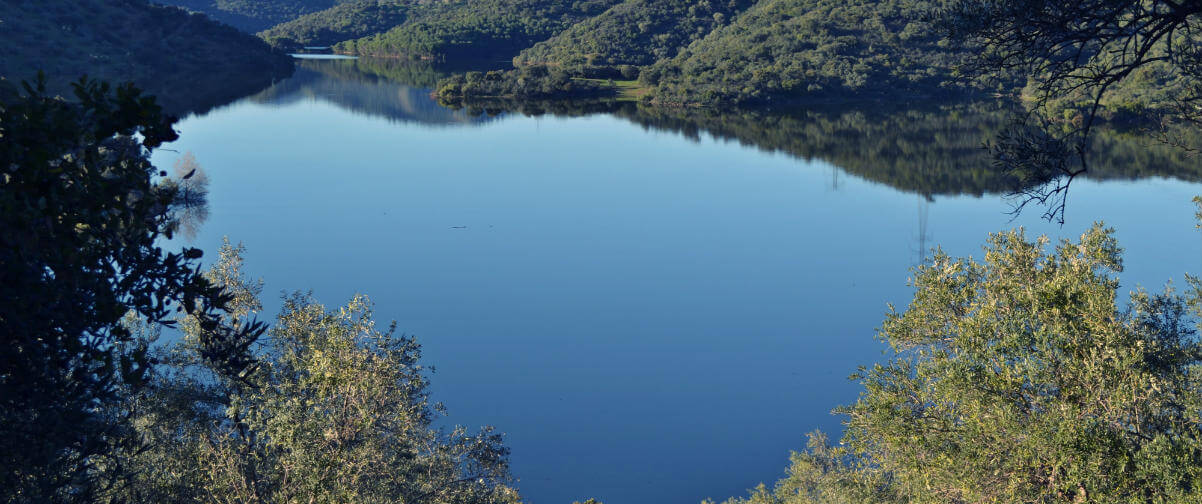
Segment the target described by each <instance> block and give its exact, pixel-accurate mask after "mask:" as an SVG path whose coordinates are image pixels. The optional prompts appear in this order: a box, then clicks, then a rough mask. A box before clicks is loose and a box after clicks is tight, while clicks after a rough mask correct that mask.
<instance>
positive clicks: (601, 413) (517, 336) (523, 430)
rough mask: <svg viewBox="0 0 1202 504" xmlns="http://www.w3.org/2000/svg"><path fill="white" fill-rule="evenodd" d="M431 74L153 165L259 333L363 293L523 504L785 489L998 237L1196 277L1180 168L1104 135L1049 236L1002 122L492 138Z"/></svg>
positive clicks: (522, 124)
mask: <svg viewBox="0 0 1202 504" xmlns="http://www.w3.org/2000/svg"><path fill="white" fill-rule="evenodd" d="M439 75H440V74H439V72H438V70H437V69H434V68H431V67H420V66H419V67H404V66H402V65H396V64H392V65H389V64H387V63H379V62H375V63H373V62H371V61H364V60H355V61H318V62H312V61H309V62H305V63H304V65H303V66H302V67H301V68H299V69H298V70H297V73H296V75H294V76H293V77H292V78H291V79H289V80H286V81H282V82H280V83H278V84H277V85H276V86H274V87H273V88H271V89H268V90H266V91H264V92H262V93H259V94H258V95H255V96H251V97H248V98H246V99H244V100H242V101H239V102H237V103H235V104H232V105H230V106H227V107H224V108H220V109H218V110H214V111H211V112H209V113H207V114H205V115H202V116H196V117H191V118H189V119H186V120H185V121H183V122H181V123H180V124H179V126H178V129H179V131H180V132H181V135H182V138H181V140H180V141H179V142H177V143H176V144H175V145H173V146H171V148H172V149H175V150H178V151H179V152H178V153H177V152H168V151H160V152H158V153H157V154H156V159H155V160H156V162H158V163H159V164H160V166H168V165H170V163H171V162H172V161H173V160H174V158H175V157H176V156H177V155H179V154H180V153H184V152H189V151H190V152H193V153H194V154H195V155H196V157H197V159H198V161H199V162H200V163H201V164H202V165H203V166H204V167H205V169H206V170H207V173H208V176H209V178H210V179H211V181H212V182H211V187H210V216H209V219H208V221H207V223H205V225H204V227H203V229H202V231H201V232H200V234H199V236H198V237H197V238H196V240H195V241H196V243H197V244H198V245H199V246H200V247H202V248H203V249H204V250H207V251H210V254H209V255H210V256H212V255H214V254H213V253H212V251H215V250H216V249H217V247H218V246H219V244H220V242H221V238H222V237H223V236H229V237H230V238H231V239H232V240H234V241H241V242H243V243H245V245H246V246H247V248H248V253H247V261H248V262H247V266H248V269H249V273H250V274H251V275H252V276H256V277H262V278H263V279H264V280H265V281H266V292H267V293H269V299H267V300H266V301H267V305H268V312H269V313H273V310H274V309H275V308H276V307H278V306H279V303H278V301H275V302H273V299H270V298H271V297H273V296H274V294H275V293H278V292H287V291H294V290H310V289H311V290H312V291H313V292H314V294H315V295H316V297H317V298H318V299H320V300H322V301H323V302H325V303H326V304H327V305H328V306H330V307H333V306H337V305H338V304H341V303H344V302H345V301H346V300H348V299H349V298H350V297H351V296H352V295H353V294H355V293H366V294H368V295H370V296H371V298H372V299H373V300H374V301H375V303H376V315H377V318H378V319H380V320H381V321H388V320H393V319H395V320H396V321H397V323H398V327H399V328H400V330H402V331H403V332H406V333H409V334H415V335H417V336H418V337H419V339H420V341H421V342H422V343H423V345H424V348H425V360H426V362H427V363H429V364H433V365H434V366H435V367H436V368H437V372H436V373H435V375H434V376H433V393H434V397H435V398H436V399H437V400H441V401H443V402H444V403H445V404H446V405H447V408H448V409H449V411H450V421H452V422H454V423H459V424H464V425H469V426H479V425H484V424H491V425H495V426H496V427H497V428H498V430H500V431H502V432H505V433H506V443H507V445H508V446H509V447H511V449H512V450H513V456H512V462H513V471H514V474H515V475H516V476H517V477H518V478H519V480H520V481H519V483H518V486H519V487H520V489H521V490H522V492H523V494H524V495H525V496H526V498H527V501H528V502H531V503H534V504H545V503H563V504H567V503H569V502H571V501H572V500H584V499H586V498H588V497H596V498H598V499H599V500H603V501H605V502H607V503H610V504H640V503H646V504H652V503H655V504H672V503H682V504H683V503H696V502H699V501H700V500H701V499H703V498H706V497H712V498H715V499H724V498H726V497H729V496H732V495H737V494H742V493H743V492H744V491H745V489H747V488H749V487H752V486H754V485H755V484H757V483H759V482H761V481H772V480H775V479H776V478H778V477H779V476H780V475H781V474H782V472H783V470H784V468H785V466H786V465H787V462H788V452H789V450H791V449H799V448H801V447H802V446H803V445H804V441H803V436H804V434H805V433H806V432H808V431H812V430H814V429H822V430H824V431H827V432H830V433H832V435H833V436H835V437H837V435H838V433H839V431H840V423H839V422H840V419H839V418H838V417H835V416H832V415H831V414H830V413H829V411H830V410H831V408H833V407H835V406H837V405H840V404H846V403H849V402H852V401H854V400H855V399H856V397H857V394H858V393H859V388H858V387H857V386H856V385H855V384H854V383H851V382H849V381H847V379H846V377H847V375H848V374H850V373H851V372H853V371H854V370H855V368H856V366H857V365H860V364H868V363H871V362H873V361H874V360H877V359H880V358H881V355H882V354H881V352H882V350H883V349H884V347H883V345H882V344H880V343H879V342H878V341H876V340H875V339H874V335H875V328H876V327H878V326H879V324H880V321H881V320H882V318H883V316H884V314H885V312H886V309H887V308H886V306H887V303H894V304H897V305H899V306H904V305H905V303H906V302H907V300H908V296H909V292H910V291H909V289H908V288H907V286H906V280H907V277H908V268H910V267H911V266H913V265H915V264H917V263H919V262H920V261H921V260H922V258H923V257H924V255H925V254H926V252H925V251H926V250H927V249H928V248H929V247H932V246H935V245H940V246H942V247H943V248H944V249H945V250H947V251H948V252H949V253H952V254H956V255H967V254H975V255H977V256H979V255H980V248H979V247H980V244H981V243H983V241H984V238H985V236H986V234H987V233H989V232H992V231H996V230H999V229H1004V228H1009V227H1013V226H1019V225H1022V226H1026V227H1027V228H1028V230H1029V232H1030V233H1031V234H1040V233H1046V234H1049V235H1053V236H1058V237H1059V236H1063V237H1073V236H1076V235H1079V234H1080V233H1081V232H1082V231H1083V230H1084V229H1085V228H1087V227H1088V226H1089V225H1090V224H1091V223H1092V222H1093V221H1095V220H1104V221H1105V222H1106V223H1107V224H1110V225H1113V226H1115V227H1116V228H1117V229H1118V236H1119V238H1120V240H1121V243H1122V245H1123V246H1124V247H1125V248H1126V250H1127V254H1126V265H1127V271H1126V273H1125V274H1124V276H1123V279H1124V282H1123V289H1125V290H1126V289H1130V288H1134V287H1135V286H1136V285H1140V284H1142V285H1145V286H1149V287H1153V288H1157V287H1159V286H1160V285H1162V284H1163V282H1164V281H1165V280H1167V279H1169V278H1176V279H1179V280H1180V279H1181V278H1182V273H1183V272H1187V271H1188V272H1198V271H1199V269H1200V268H1199V267H1198V266H1199V258H1200V257H1202V247H1200V244H1202V242H1200V238H1199V235H1198V234H1197V233H1196V231H1195V230H1194V228H1193V226H1194V222H1193V220H1192V215H1193V208H1192V206H1191V203H1190V198H1191V197H1192V196H1193V195H1195V194H1198V193H1202V186H1200V185H1199V183H1198V180H1199V177H1198V176H1197V174H1196V172H1197V167H1196V166H1194V165H1193V164H1190V163H1188V162H1186V161H1182V160H1181V159H1178V158H1176V157H1174V156H1173V155H1172V154H1166V153H1164V152H1161V151H1155V152H1154V153H1153V154H1141V155H1139V156H1136V155H1131V154H1130V152H1143V151H1141V150H1139V149H1138V146H1139V145H1140V144H1138V143H1132V142H1136V140H1133V139H1131V138H1126V137H1123V136H1121V135H1115V136H1113V137H1112V138H1110V140H1108V142H1110V145H1111V147H1109V152H1110V154H1109V158H1108V160H1109V161H1108V162H1103V163H1100V166H1101V168H1099V169H1098V176H1099V177H1101V178H1095V179H1085V180H1079V181H1077V182H1075V183H1074V186H1073V190H1072V196H1071V202H1070V206H1069V207H1068V212H1067V215H1066V217H1067V224H1066V225H1064V226H1063V227H1060V226H1057V225H1054V224H1050V223H1048V222H1046V221H1043V220H1041V219H1039V216H1038V213H1036V212H1031V213H1027V214H1024V215H1021V216H1020V217H1019V218H1017V219H1016V220H1014V221H1011V216H1010V215H1008V214H1007V211H1008V210H1009V207H1008V206H1007V203H1006V202H1005V201H1004V200H1003V199H1002V198H1001V197H999V196H997V195H994V194H993V193H994V192H995V191H998V190H1001V187H1002V186H1003V185H1004V183H1005V182H1004V181H999V180H995V179H994V178H992V177H994V175H991V174H990V173H989V172H988V170H986V169H984V168H983V167H982V166H981V165H980V163H982V162H983V161H982V158H981V156H980V151H979V149H978V146H979V145H980V142H981V140H982V135H985V134H988V133H989V132H990V131H991V130H990V128H992V127H993V126H991V124H993V123H991V122H990V120H987V119H986V117H989V114H990V113H991V112H990V106H983V107H977V108H969V109H966V110H948V109H943V110H939V109H936V110H934V111H930V110H928V111H912V110H910V111H907V110H901V111H887V112H879V111H857V110H834V111H823V112H811V113H806V114H792V115H788V116H783V115H781V116H778V115H772V114H770V113H747V114H741V115H737V116H722V115H721V114H715V113H703V112H687V113H684V112H678V113H666V112H655V111H651V110H640V109H639V108H638V107H633V106H629V105H628V106H623V107H619V108H615V109H612V110H609V111H608V112H605V113H599V114H598V113H591V111H594V109H590V108H588V107H583V108H572V107H566V106H565V107H561V108H560V109H559V110H555V107H549V108H547V109H538V110H526V112H540V113H541V115H527V114H523V113H521V112H498V111H493V114H492V115H490V114H487V113H480V112H482V111H471V110H466V109H464V110H452V109H448V108H444V107H441V106H439V105H437V104H436V103H434V102H433V101H431V100H430V99H429V98H428V94H429V87H430V86H432V85H433V82H435V81H436V80H437V78H438V76H439ZM406 83H407V84H406ZM1156 152H1159V154H1156Z"/></svg>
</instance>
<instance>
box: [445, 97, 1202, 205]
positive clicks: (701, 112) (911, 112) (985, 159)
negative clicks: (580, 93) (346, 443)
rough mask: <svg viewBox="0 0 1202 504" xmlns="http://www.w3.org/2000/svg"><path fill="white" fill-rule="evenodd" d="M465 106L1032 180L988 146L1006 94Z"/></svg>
mask: <svg viewBox="0 0 1202 504" xmlns="http://www.w3.org/2000/svg"><path fill="white" fill-rule="evenodd" d="M466 110H468V111H469V112H471V113H473V114H491V115H495V114H499V113H503V111H515V112H520V113H523V114H526V115H531V116H544V115H551V116H563V117H580V116H587V115H591V114H597V113H608V114H612V115H614V116H616V117H621V118H623V119H626V120H629V121H631V122H633V123H636V124H639V125H640V126H642V127H644V128H646V129H648V130H658V131H671V132H675V133H679V134H681V135H682V136H684V137H686V138H691V139H693V140H695V141H699V140H700V139H701V138H702V136H707V137H710V138H717V139H721V140H728V141H734V142H738V143H740V144H742V145H745V146H748V147H755V148H758V149H761V150H764V151H767V152H779V153H784V154H788V155H790V156H793V157H796V158H799V159H805V160H811V159H820V160H823V161H826V162H829V163H831V164H834V165H835V166H838V167H839V168H840V169H842V170H843V171H844V172H847V173H850V174H852V175H855V176H858V177H861V178H863V179H865V180H870V181H873V182H879V183H883V184H886V185H888V186H890V187H893V188H895V189H899V190H902V191H907V192H913V193H918V194H921V195H925V196H934V195H959V194H971V195H975V196H981V195H985V194H1004V193H1010V192H1013V191H1016V190H1019V189H1022V181H1023V180H1026V178H1025V177H1024V178H1023V179H1021V180H1020V179H1018V178H1015V176H1014V174H1013V173H1009V172H1004V171H1000V170H999V169H998V168H997V166H996V163H995V162H994V160H993V159H992V158H991V157H990V156H991V154H990V153H989V151H987V150H986V144H987V143H992V142H995V141H996V139H997V138H998V136H999V134H1001V133H1002V132H1003V131H1004V130H1005V129H1006V128H1007V127H1009V126H1010V125H1011V124H1012V123H1013V121H1014V117H1015V115H1014V114H1015V111H1014V110H1013V108H1012V107H1011V106H1009V105H1007V104H1004V103H992V102H987V103H961V104H955V105H944V106H940V105H933V104H927V105H926V106H923V107H917V108H906V107H891V106H882V105H880V104H866V105H852V106H846V105H845V106H840V107H826V108H819V109H798V110H789V111H771V110H743V111H719V110H714V109H699V108H662V107H649V106H644V105H641V104H635V103H630V102H624V103H623V102H584V103H570V102H545V103H530V102H524V103H516V102H514V103H506V102H503V101H494V102H489V103H488V104H477V105H475V106H469V107H467V108H466ZM1194 133H1195V136H1196V132H1194ZM1092 147H1093V150H1092V152H1091V153H1090V160H1091V165H1090V170H1089V172H1088V173H1086V174H1085V175H1084V177H1085V178H1089V179H1095V180H1116V179H1121V180H1136V179H1140V178H1147V177H1169V178H1174V179H1179V180H1183V181H1189V182H1197V181H1202V164H1199V163H1198V162H1197V160H1196V159H1195V158H1193V157H1192V156H1191V155H1190V154H1189V153H1188V152H1186V151H1184V150H1182V149H1179V148H1176V147H1173V146H1170V145H1167V144H1165V143H1163V142H1161V141H1159V140H1158V139H1157V138H1156V137H1154V136H1151V135H1146V134H1143V133H1142V132H1140V131H1122V130H1115V129H1113V128H1107V127H1098V128H1097V130H1096V131H1095V137H1094V140H1093V144H1092Z"/></svg>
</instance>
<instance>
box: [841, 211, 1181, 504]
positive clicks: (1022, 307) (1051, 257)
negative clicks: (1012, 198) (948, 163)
mask: <svg viewBox="0 0 1202 504" xmlns="http://www.w3.org/2000/svg"><path fill="white" fill-rule="evenodd" d="M1047 245H1048V243H1047V239H1045V238H1040V239H1038V240H1035V241H1031V240H1028V239H1026V238H1025V237H1024V236H1023V234H1022V232H1021V231H1018V232H1006V233H999V234H996V235H993V236H991V237H990V239H989V245H988V247H986V250H985V260H984V262H983V263H978V262H975V261H973V260H971V259H955V258H951V257H949V256H947V255H945V254H942V253H939V254H938V255H936V256H935V257H934V258H933V260H931V262H930V263H929V264H927V265H925V266H922V267H920V268H918V270H917V271H916V275H915V280H914V286H915V288H916V292H915V295H914V300H913V301H912V302H911V303H910V306H909V307H908V308H907V309H906V311H905V312H902V313H896V312H895V313H891V314H890V315H889V317H888V318H887V319H886V321H885V323H884V326H883V328H882V329H881V337H882V338H883V339H884V340H886V341H887V342H888V343H889V344H890V345H891V346H892V347H893V349H894V350H895V351H896V352H897V355H898V356H897V357H896V358H895V359H894V360H892V361H891V362H888V363H886V364H883V365H877V366H874V367H872V368H870V369H865V370H862V371H861V374H860V378H861V380H862V382H863V383H864V386H865V389H866V390H865V392H864V394H863V396H862V397H861V399H860V401H859V402H857V403H856V404H855V405H854V406H851V407H849V408H846V409H845V410H844V413H846V414H847V415H848V416H849V422H848V431H847V433H846V439H845V441H846V442H847V443H848V445H849V446H850V447H851V448H852V449H853V450H854V451H855V452H856V453H858V454H859V455H860V456H862V457H863V458H864V459H865V460H866V461H868V462H869V467H870V469H869V470H871V471H879V472H881V473H884V474H888V475H890V476H891V477H892V478H893V482H894V486H895V489H896V491H898V492H899V493H900V494H901V495H903V496H905V497H906V498H907V500H909V501H910V502H932V503H933V502H996V503H1003V502H1137V501H1138V502H1190V501H1191V499H1196V497H1197V493H1196V492H1197V489H1198V488H1202V432H1200V431H1199V421H1200V420H1202V419H1200V418H1199V412H1200V411H1202V381H1200V378H1202V377H1200V376H1199V369H1200V368H1199V364H1202V344H1200V343H1199V341H1198V339H1197V337H1196V333H1195V331H1194V330H1193V329H1192V328H1190V327H1189V324H1188V317H1187V312H1188V306H1187V302H1186V300H1185V299H1184V298H1182V297H1180V296H1177V295H1175V294H1174V293H1172V292H1171V291H1169V292H1165V293H1163V294H1159V295H1150V294H1147V293H1144V292H1136V293H1135V294H1134V295H1133V296H1132V298H1131V300H1130V307H1129V308H1127V309H1121V308H1120V307H1119V304H1118V302H1117V301H1118V299H1117V295H1116V292H1117V290H1118V287H1119V282H1118V280H1117V278H1115V277H1114V276H1113V274H1115V273H1118V272H1120V271H1122V265H1121V260H1120V249H1119V247H1118V244H1117V243H1116V241H1115V239H1114V237H1113V236H1112V232H1111V231H1110V230H1108V229H1103V228H1102V227H1100V226H1095V227H1094V228H1093V229H1091V230H1090V231H1088V232H1087V233H1085V234H1084V235H1082V237H1081V239H1080V241H1079V242H1077V243H1070V242H1067V241H1065V242H1062V243H1060V244H1059V245H1058V246H1057V247H1056V248H1055V251H1054V252H1053V253H1045V248H1046V246H1047ZM1195 306H1197V304H1196V299H1195Z"/></svg>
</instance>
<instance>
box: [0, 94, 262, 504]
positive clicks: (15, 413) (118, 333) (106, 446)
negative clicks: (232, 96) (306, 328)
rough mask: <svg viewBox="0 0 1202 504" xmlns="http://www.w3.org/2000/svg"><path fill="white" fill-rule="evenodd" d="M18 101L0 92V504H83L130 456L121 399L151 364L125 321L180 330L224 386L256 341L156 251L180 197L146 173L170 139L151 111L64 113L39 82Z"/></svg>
mask: <svg viewBox="0 0 1202 504" xmlns="http://www.w3.org/2000/svg"><path fill="white" fill-rule="evenodd" d="M3 85H4V84H3V83H0V87H3ZM24 91H25V93H24V95H23V96H22V95H21V93H19V92H15V91H13V90H12V89H7V90H5V91H3V92H0V97H2V98H3V102H0V138H2V139H3V141H0V166H2V167H3V168H0V172H2V174H0V342H2V343H3V348H4V350H3V352H2V353H0V499H3V500H6V501H30V502H45V501H92V500H94V499H96V498H97V496H98V495H99V494H101V493H103V492H104V491H105V489H106V488H107V487H108V486H110V485H111V484H112V483H115V482H117V481H119V480H120V475H121V474H122V472H123V468H122V464H123V461H122V460H120V458H118V457H117V456H116V454H117V453H120V452H123V451H129V450H134V449H136V446H137V445H138V442H137V439H136V438H133V437H130V436H128V435H127V434H128V427H129V425H128V423H127V422H126V421H125V420H126V419H127V418H128V415H129V412H128V411H125V410H124V399H125V398H126V397H128V396H129V395H130V394H131V393H133V392H135V391H136V390H138V389H139V388H141V387H142V386H143V385H144V384H145V383H146V381H147V379H148V377H149V376H150V373H151V369H152V366H153V364H154V359H153V358H151V357H150V353H149V350H148V345H149V342H148V341H146V340H145V339H142V338H139V337H138V336H137V335H135V334H134V333H132V332H131V331H130V330H129V329H128V327H126V326H125V325H123V324H122V323H121V321H122V319H123V317H125V315H126V314H127V312H130V311H133V312H135V313H137V314H138V315H139V316H141V317H142V318H144V319H146V320H147V321H149V322H150V323H152V324H155V325H162V326H170V325H172V324H173V322H172V317H173V313H177V312H184V313H189V314H191V315H192V316H193V317H194V318H195V320H197V321H198V327H199V329H200V346H199V348H200V354H201V355H202V356H203V358H204V359H205V360H206V361H207V362H209V363H210V364H211V365H212V366H213V367H215V368H217V369H220V370H221V371H222V373H224V374H226V375H229V376H241V375H242V374H244V373H246V372H247V371H249V370H250V369H252V367H253V362H254V358H253V356H252V355H251V354H250V352H249V346H250V345H251V343H252V342H253V341H254V340H255V339H256V338H257V337H258V335H259V334H260V333H261V332H262V331H263V328H262V326H261V325H259V324H257V323H253V322H251V323H247V324H243V325H241V326H239V327H231V326H226V325H223V324H221V323H220V319H219V314H220V312H221V310H222V309H223V308H224V307H225V305H226V304H227V303H228V302H229V301H230V299H231V298H230V297H229V295H227V294H226V293H224V292H222V290H221V289H220V288H219V287H217V286H214V285H212V284H211V283H210V282H208V281H207V280H205V279H204V278H203V277H202V276H201V275H200V272H199V269H198V266H196V262H197V260H198V259H199V258H200V256H201V252H200V251H199V250H196V249H191V248H186V249H184V250H183V251H181V252H178V253H175V252H170V253H167V252H164V251H163V249H162V248H161V247H160V246H159V244H158V243H157V240H158V239H159V238H170V237H171V232H172V225H171V210H172V208H173V207H174V205H175V204H176V202H177V200H178V198H179V196H180V195H179V193H178V191H176V190H175V189H174V188H173V186H165V185H162V184H159V183H158V182H157V180H159V179H158V177H162V176H164V175H165V173H162V172H159V171H158V170H156V169H155V168H154V167H153V166H152V165H151V163H150V161H149V153H150V151H151V150H153V149H154V148H157V147H158V146H160V145H161V144H163V143H164V142H169V141H172V140H174V139H175V138H176V133H175V132H174V131H173V130H172V124H173V122H174V119H173V118H170V117H168V116H165V115H164V114H163V113H162V111H161V109H160V108H159V106H158V105H157V104H156V103H155V101H154V99H153V98H149V97H143V96H141V95H140V92H139V91H138V90H137V89H136V88H134V87H133V86H132V85H123V86H119V87H117V88H115V89H111V88H110V87H109V85H108V84H105V83H98V82H95V81H89V80H87V79H81V80H80V81H79V82H77V83H76V84H75V85H74V91H75V99H76V102H67V101H64V100H61V99H56V98H51V97H49V96H47V94H46V83H45V81H44V79H39V82H37V83H36V84H34V85H29V84H26V85H25V86H24Z"/></svg>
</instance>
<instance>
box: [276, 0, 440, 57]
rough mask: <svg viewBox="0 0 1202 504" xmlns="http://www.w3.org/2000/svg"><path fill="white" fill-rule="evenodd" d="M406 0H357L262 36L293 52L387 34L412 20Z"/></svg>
mask: <svg viewBox="0 0 1202 504" xmlns="http://www.w3.org/2000/svg"><path fill="white" fill-rule="evenodd" d="M411 3H414V4H415V3H416V2H407V1H404V0H358V1H354V2H346V3H342V4H338V5H335V6H333V7H330V8H329V9H326V10H322V11H318V12H314V13H310V14H306V15H304V16H301V17H299V18H296V19H293V20H291V21H288V22H286V23H282V24H279V25H276V26H273V27H271V28H270V29H268V30H265V31H263V32H262V33H260V34H259V36H260V37H262V38H263V39H264V40H266V41H268V43H270V44H271V45H273V46H276V47H282V48H286V49H290V50H295V49H299V48H301V47H303V46H332V45H334V44H337V43H339V42H342V41H345V40H352V39H357V38H360V37H365V36H368V35H374V34H377V33H382V32H385V31H388V30H389V29H391V28H393V27H395V26H397V25H399V24H401V23H403V22H404V21H405V20H406V19H407V18H408V17H409V11H410V8H411V5H410V4H411Z"/></svg>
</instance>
